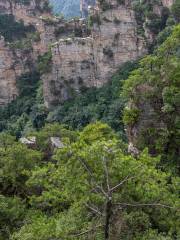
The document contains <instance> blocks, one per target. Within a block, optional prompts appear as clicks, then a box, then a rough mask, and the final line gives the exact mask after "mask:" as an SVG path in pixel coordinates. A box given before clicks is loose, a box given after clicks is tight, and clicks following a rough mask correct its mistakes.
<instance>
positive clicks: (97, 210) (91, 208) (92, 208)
mask: <svg viewBox="0 0 180 240" xmlns="http://www.w3.org/2000/svg"><path fill="white" fill-rule="evenodd" d="M85 206H86V207H87V208H89V209H90V210H92V211H93V212H95V213H97V214H98V215H100V216H103V213H102V212H101V211H100V210H99V209H98V208H96V207H94V206H93V207H92V206H89V205H88V204H85Z"/></svg>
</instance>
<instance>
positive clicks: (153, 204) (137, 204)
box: [113, 203, 174, 209]
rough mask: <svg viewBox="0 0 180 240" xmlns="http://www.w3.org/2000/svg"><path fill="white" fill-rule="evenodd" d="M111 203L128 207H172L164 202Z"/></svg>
mask: <svg viewBox="0 0 180 240" xmlns="http://www.w3.org/2000/svg"><path fill="white" fill-rule="evenodd" d="M113 205H120V206H127V207H128V206H130V207H146V206H147V207H148V206H154V207H165V208H171V209H172V208H174V207H171V206H168V205H165V204H161V203H114V204H113Z"/></svg>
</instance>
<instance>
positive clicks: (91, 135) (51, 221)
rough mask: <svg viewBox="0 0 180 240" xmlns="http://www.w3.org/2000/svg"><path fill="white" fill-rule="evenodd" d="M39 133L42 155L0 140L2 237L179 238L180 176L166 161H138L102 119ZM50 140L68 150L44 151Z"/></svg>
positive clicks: (38, 239)
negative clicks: (164, 168) (162, 166)
mask: <svg viewBox="0 0 180 240" xmlns="http://www.w3.org/2000/svg"><path fill="white" fill-rule="evenodd" d="M34 134H35V135H36V139H37V143H36V146H35V149H36V150H31V149H29V148H27V147H26V146H24V145H22V144H20V143H18V142H16V141H15V140H14V139H13V138H12V137H10V136H8V135H4V134H3V135H1V136H0V156H1V157H0V165H1V172H0V179H1V181H0V184H1V190H0V191H1V192H0V194H1V197H0V204H1V210H0V211H1V215H0V221H1V223H2V224H1V231H0V239H9V238H10V239H13V240H21V239H22V240H29V239H31V240H41V239H42V240H48V239H57V240H58V239H66V240H68V239H74V238H77V239H97V240H100V239H131V240H133V239H136V240H137V239H157V240H159V239H167V240H169V239H178V236H179V235H178V234H179V226H178V211H177V207H178V195H177V190H178V189H177V186H178V185H177V183H178V178H177V177H171V176H170V175H169V173H167V172H166V173H165V172H163V171H161V170H160V168H159V167H157V165H158V162H159V157H158V158H152V157H150V156H149V155H148V154H147V151H144V152H143V153H142V154H141V155H140V156H139V157H138V158H137V159H134V158H133V157H132V156H130V155H128V154H127V150H126V145H125V144H124V143H123V142H122V141H121V140H120V139H119V138H118V137H117V136H116V134H115V133H114V132H113V131H112V130H111V128H110V127H108V126H107V125H106V124H102V123H99V122H97V123H95V124H90V125H89V126H87V127H86V128H85V129H84V130H83V131H81V132H72V131H69V130H66V129H64V128H63V126H61V125H58V124H55V125H47V126H46V127H45V128H44V129H42V130H41V131H40V132H37V133H34ZM50 136H51V137H52V136H54V137H57V136H58V137H60V139H61V141H62V142H63V144H64V147H63V148H61V149H59V150H53V148H49V149H48V148H47V147H45V148H44V146H46V145H47V142H49V140H50ZM49 144H50V142H49ZM7 223H8V225H7Z"/></svg>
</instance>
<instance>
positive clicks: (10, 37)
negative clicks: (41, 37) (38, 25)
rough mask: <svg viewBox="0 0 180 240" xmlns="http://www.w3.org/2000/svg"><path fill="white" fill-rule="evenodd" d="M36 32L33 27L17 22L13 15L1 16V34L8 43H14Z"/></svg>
mask: <svg viewBox="0 0 180 240" xmlns="http://www.w3.org/2000/svg"><path fill="white" fill-rule="evenodd" d="M32 32H35V27H34V26H33V25H29V26H25V25H24V23H23V21H19V22H17V21H16V20H15V18H14V16H13V15H11V14H0V34H1V35H2V36H4V38H5V40H6V41H9V42H12V41H14V40H18V39H21V38H24V37H26V35H27V33H32Z"/></svg>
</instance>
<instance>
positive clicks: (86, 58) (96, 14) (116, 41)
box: [44, 1, 146, 107]
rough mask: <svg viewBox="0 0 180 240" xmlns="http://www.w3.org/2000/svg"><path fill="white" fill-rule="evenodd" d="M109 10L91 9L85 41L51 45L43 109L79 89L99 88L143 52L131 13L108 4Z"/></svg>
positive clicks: (115, 4)
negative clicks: (110, 7)
mask: <svg viewBox="0 0 180 240" xmlns="http://www.w3.org/2000/svg"><path fill="white" fill-rule="evenodd" d="M112 4H114V6H113V7H112V9H108V10H107V11H102V10H101V9H100V8H95V9H92V10H91V11H92V13H91V14H92V16H91V17H92V21H93V23H92V24H93V27H92V32H91V36H90V37H87V38H67V39H61V40H59V41H58V42H56V43H55V44H53V46H52V56H53V58H52V71H51V72H50V73H49V74H47V75H45V76H44V97H45V103H46V106H47V107H50V106H51V105H54V104H57V103H60V102H62V101H64V100H66V99H68V98H70V97H71V96H72V94H73V91H76V92H79V91H80V90H81V88H82V87H92V86H96V87H99V86H102V85H103V84H104V83H106V82H107V81H108V80H109V79H110V77H111V76H112V74H113V73H114V72H115V71H116V70H117V69H118V67H119V66H120V65H121V64H123V63H124V62H126V61H129V60H135V59H137V58H138V57H140V56H142V55H143V54H144V53H145V52H146V47H145V42H144V39H142V37H140V36H138V35H137V24H136V20H135V16H134V11H133V10H132V8H131V7H130V6H129V5H128V6H125V5H119V4H118V3H117V2H116V1H114V2H112Z"/></svg>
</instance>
